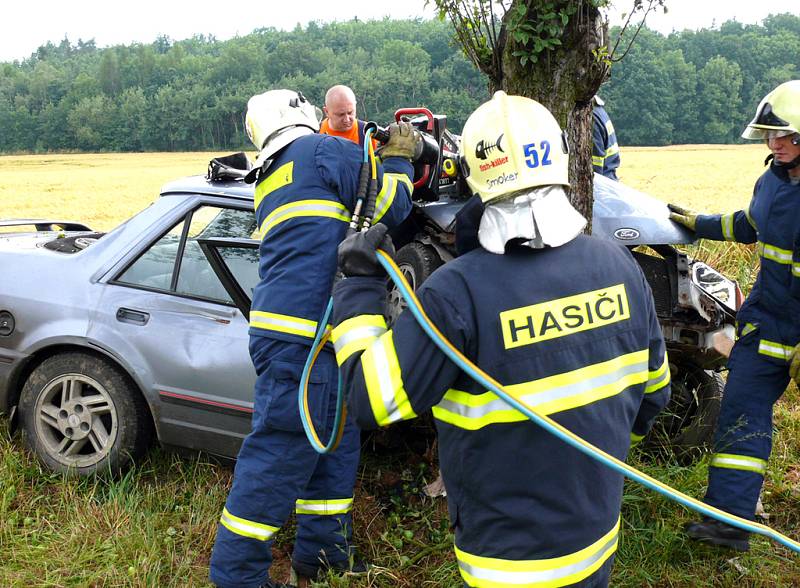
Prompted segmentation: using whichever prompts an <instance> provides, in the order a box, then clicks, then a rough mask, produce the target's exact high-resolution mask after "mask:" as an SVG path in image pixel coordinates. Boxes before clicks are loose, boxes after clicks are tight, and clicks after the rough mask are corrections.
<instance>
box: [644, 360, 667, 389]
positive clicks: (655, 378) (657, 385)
mask: <svg viewBox="0 0 800 588" xmlns="http://www.w3.org/2000/svg"><path fill="white" fill-rule="evenodd" d="M669 382H670V373H669V360H667V353H666V352H664V361H663V362H662V364H661V367H660V368H658V369H657V370H656V371H654V372H648V373H647V387H645V389H644V393H645V394H652V393H653V392H656V391H657V390H661V389H662V388H663V387H664V386H666V385H667V384H669Z"/></svg>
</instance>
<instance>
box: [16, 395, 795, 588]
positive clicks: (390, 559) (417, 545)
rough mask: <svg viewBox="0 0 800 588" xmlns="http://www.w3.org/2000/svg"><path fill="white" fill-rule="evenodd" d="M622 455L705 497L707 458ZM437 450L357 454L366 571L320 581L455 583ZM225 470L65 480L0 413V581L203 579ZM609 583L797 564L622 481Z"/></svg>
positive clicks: (781, 445)
mask: <svg viewBox="0 0 800 588" xmlns="http://www.w3.org/2000/svg"><path fill="white" fill-rule="evenodd" d="M797 401H798V395H797V392H796V390H795V389H794V387H792V388H790V391H789V392H788V393H787V395H786V397H785V398H784V399H783V400H782V401H781V402H780V403H779V405H778V408H777V410H776V421H777V425H778V430H779V432H778V433H777V435H776V438H775V449H774V452H773V457H772V459H771V460H770V466H769V473H768V477H767V484H766V486H765V494H764V505H765V508H766V510H767V512H768V513H769V515H770V524H771V525H773V526H774V527H775V528H777V529H780V530H781V531H783V532H784V533H787V534H789V535H790V536H793V537H798V536H800V504H798V484H797V482H798V479H799V478H800V470H799V469H798V466H797V464H798V463H799V460H798V457H800V445H798V441H797V440H798V433H800V409H798V408H796V406H797ZM632 463H633V464H634V465H635V466H637V467H640V468H641V469H643V470H644V471H645V472H646V473H648V474H650V475H652V476H654V477H656V478H658V479H660V480H662V481H664V482H666V483H667V484H670V485H672V486H674V487H676V488H678V489H680V490H682V491H684V492H686V493H687V494H689V495H691V496H695V497H702V494H703V491H704V487H705V483H706V467H707V463H706V461H705V460H703V461H701V462H699V463H697V464H694V465H692V466H679V465H677V461H676V460H672V459H669V458H664V459H662V460H660V461H658V462H654V461H651V460H650V458H646V457H645V456H644V455H642V454H639V453H636V454H634V456H633V458H632ZM435 468H436V464H435V461H434V460H432V459H430V457H427V458H426V455H421V454H418V453H414V452H410V451H407V450H400V451H395V452H394V454H393V455H392V454H389V453H387V452H386V451H385V450H384V451H381V452H378V453H376V452H373V451H372V450H371V449H369V448H368V449H367V450H366V451H365V455H364V459H363V463H362V470H361V474H360V476H359V482H358V485H357V488H356V507H355V515H354V516H355V531H356V542H357V545H358V548H359V550H360V551H361V552H362V553H363V554H364V555H365V556H366V557H367V558H368V559H369V560H370V561H372V562H373V563H374V564H375V568H374V569H373V570H372V572H371V573H370V574H369V576H367V577H362V578H355V577H346V576H345V577H340V578H335V577H332V576H331V577H329V578H327V579H326V580H325V581H323V582H320V583H318V586H320V587H321V586H330V587H331V588H345V587H348V588H349V587H353V588H356V587H367V586H374V587H382V588H383V587H386V588H388V587H393V586H401V587H407V588H412V587H420V586H429V587H439V586H441V587H453V588H457V587H460V585H461V584H460V580H459V577H458V570H457V567H456V563H455V559H454V557H453V554H452V548H451V546H452V540H453V536H452V533H451V531H450V529H449V525H448V518H447V507H446V504H445V501H444V500H443V499H431V498H427V497H425V496H423V495H422V493H421V489H422V486H423V485H424V483H426V482H428V481H430V480H431V479H432V477H433V476H434V475H435V471H436V469H435ZM230 481H231V469H230V467H229V466H227V465H220V464H217V463H214V462H211V461H208V460H206V459H204V458H202V457H194V458H181V457H179V456H177V455H175V454H172V453H167V452H163V451H161V450H159V449H154V450H153V451H151V453H150V455H149V457H148V458H147V459H146V460H145V461H144V462H143V463H141V464H139V465H138V466H136V467H135V468H134V469H132V470H131V471H130V472H128V474H126V475H125V476H123V477H122V478H120V479H117V480H109V479H104V478H99V477H98V478H90V479H66V478H62V477H61V476H59V475H54V474H50V473H47V472H45V471H43V470H42V469H41V467H40V466H39V465H38V463H37V462H36V461H35V459H33V457H32V456H31V455H30V454H29V453H28V452H27V451H26V450H24V448H23V446H22V443H21V441H20V439H19V438H18V437H16V438H14V439H9V437H8V434H7V424H6V423H5V422H2V423H0V586H3V587H5V586H11V587H17V586H20V587H22V586H25V587H42V588H44V587H54V586H136V587H139V586H141V587H151V586H159V587H161V586H164V587H173V586H175V587H178V586H208V585H209V584H208V582H207V579H206V577H207V573H208V558H209V555H210V552H211V547H212V545H213V539H214V533H215V528H216V521H217V519H218V517H219V512H220V510H221V508H222V505H223V504H224V501H225V497H226V493H227V489H228V487H229V484H230ZM622 517H623V529H622V536H621V537H622V538H621V542H620V548H619V552H618V554H617V562H616V566H615V569H614V575H613V577H612V585H613V586H620V587H630V588H634V587H640V586H670V587H687V588H688V587H694V586H703V587H706V586H707V587H712V586H747V587H750V586H763V587H767V586H770V587H773V586H797V585H800V568H798V566H797V558H796V557H795V556H794V555H792V554H791V552H790V551H789V550H787V549H786V548H784V547H782V546H779V545H777V544H774V543H773V542H771V541H769V540H767V539H764V538H756V539H754V540H753V542H752V543H753V548H752V550H751V552H750V553H748V554H743V555H740V554H733V553H731V552H726V551H722V550H717V549H714V548H711V547H706V546H702V545H697V544H695V543H690V542H688V541H687V540H686V539H685V538H684V537H683V535H682V534H681V532H680V530H681V526H682V525H683V523H685V522H686V521H689V520H692V519H693V518H694V517H695V515H694V514H692V513H690V512H689V511H687V510H686V509H684V508H682V507H680V506H678V505H676V504H673V503H672V502H669V501H668V500H667V499H665V498H663V497H661V496H660V495H657V494H655V493H653V492H651V491H649V490H646V489H643V488H641V487H640V486H638V485H636V484H633V483H631V482H627V483H626V492H625V497H624V501H623V510H622ZM293 530H294V525H293V523H292V522H291V521H290V523H289V524H287V526H286V527H285V528H284V529H282V531H281V532H280V533H279V536H278V539H277V541H276V544H275V547H274V554H275V557H276V563H275V566H274V568H273V570H274V573H275V575H276V577H278V578H282V577H284V576H283V575H284V574H286V573H287V572H288V562H289V557H290V554H291V542H292V535H293Z"/></svg>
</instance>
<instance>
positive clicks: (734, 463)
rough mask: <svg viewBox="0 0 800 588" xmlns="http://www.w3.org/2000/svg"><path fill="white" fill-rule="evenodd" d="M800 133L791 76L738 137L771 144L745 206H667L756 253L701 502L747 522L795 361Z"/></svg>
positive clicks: (740, 538)
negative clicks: (719, 209)
mask: <svg viewBox="0 0 800 588" xmlns="http://www.w3.org/2000/svg"><path fill="white" fill-rule="evenodd" d="M799 131H800V80H794V81H791V82H786V83H784V84H781V85H780V86H778V87H777V88H776V89H775V90H773V91H772V92H770V93H769V94H767V96H766V97H765V98H764V99H763V100H762V101H761V103H760V104H759V106H758V109H757V111H756V116H755V118H753V120H752V121H751V122H750V124H749V125H748V126H747V128H746V129H745V131H744V133H743V134H742V137H744V138H745V139H756V140H765V141H766V142H767V145H768V146H769V148H770V150H771V151H772V155H771V156H770V157H769V158H768V161H769V160H771V164H770V166H769V169H767V171H765V172H764V174H763V175H762V176H761V177H760V178H759V179H758V180H757V181H756V185H755V189H754V191H753V198H752V200H751V201H750V204H749V205H748V207H747V208H746V209H745V210H739V211H737V212H734V213H732V214H726V215H697V214H695V213H693V212H691V211H688V210H685V209H683V208H680V207H678V206H674V205H670V207H671V208H672V210H673V213H672V214H671V215H670V216H671V218H673V220H675V221H677V222H679V223H681V224H683V225H685V226H687V227H688V228H690V229H692V230H695V231H696V232H697V236H698V237H704V238H707V239H714V240H717V241H723V240H724V241H737V242H739V243H756V244H757V245H756V246H757V248H758V252H759V256H760V258H761V271H760V272H759V274H758V276H757V278H756V282H755V284H754V285H753V290H752V291H751V293H750V295H749V296H748V297H747V300H745V302H744V304H743V305H742V308H741V309H740V310H739V313H738V315H737V335H738V339H737V341H736V344H735V345H734V347H733V350H732V352H731V356H730V359H729V360H728V368H729V370H730V371H729V374H728V381H727V383H726V385H725V393H724V395H723V398H722V410H721V413H720V417H719V421H718V424H717V432H716V438H715V453H714V456H713V457H712V459H711V464H710V468H709V484H708V491H707V493H706V496H705V501H706V502H707V503H709V504H711V505H713V506H716V507H717V508H720V509H722V510H725V511H728V512H731V513H733V514H735V515H738V516H740V517H743V518H747V519H753V518H754V516H755V510H756V504H757V502H758V496H759V492H760V489H761V485H762V482H763V480H764V474H765V472H766V469H767V460H768V459H769V454H770V451H771V445H772V406H773V405H774V404H775V402H776V401H777V400H778V398H780V396H781V395H782V394H783V391H784V390H785V389H786V386H787V384H788V383H789V378H790V374H791V375H794V374H796V373H797V371H798V367H799V366H800V357H798V355H797V350H798V348H799V347H800V345H799V343H800V132H799ZM793 360H794V367H793V369H790V368H792V363H793ZM686 530H687V533H688V534H689V536H690V537H692V538H694V539H698V540H701V541H706V542H710V543H714V544H718V545H723V546H726V547H731V548H733V549H736V550H740V551H746V550H747V549H748V548H749V533H747V532H746V531H742V530H740V529H736V528H733V527H731V526H729V525H726V524H725V523H722V522H719V521H716V520H711V519H704V520H703V521H700V522H696V523H691V524H689V525H688V526H687V528H686Z"/></svg>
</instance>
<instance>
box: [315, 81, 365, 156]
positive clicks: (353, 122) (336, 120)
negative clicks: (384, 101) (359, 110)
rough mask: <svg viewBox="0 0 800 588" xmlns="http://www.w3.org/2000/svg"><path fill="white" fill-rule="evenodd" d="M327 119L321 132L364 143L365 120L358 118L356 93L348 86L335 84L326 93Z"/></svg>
mask: <svg viewBox="0 0 800 588" xmlns="http://www.w3.org/2000/svg"><path fill="white" fill-rule="evenodd" d="M322 110H323V111H324V112H325V117H326V118H325V120H323V121H322V124H321V125H320V130H319V132H320V133H324V134H326V135H333V136H334V137H341V138H343V139H347V140H349V141H353V142H354V143H358V144H359V145H364V125H366V123H365V122H364V121H363V120H359V119H358V118H356V95H355V93H354V92H353V90H351V89H350V88H348V87H347V86H342V85H338V86H333V87H331V88H330V89H329V90H328V91H327V92H326V93H325V106H324V107H323V108H322Z"/></svg>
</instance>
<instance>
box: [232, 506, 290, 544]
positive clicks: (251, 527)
mask: <svg viewBox="0 0 800 588" xmlns="http://www.w3.org/2000/svg"><path fill="white" fill-rule="evenodd" d="M219 522H220V523H221V524H222V526H223V527H225V528H226V529H228V530H229V531H230V532H231V533H236V534H237V535H241V536H242V537H250V538H251V539H258V540H259V541H267V540H268V539H269V538H270V537H272V536H273V535H274V534H275V533H276V532H277V531H278V529H280V527H273V526H272V525H265V524H263V523H256V522H255V521H248V520H247V519H242V518H240V517H235V516H233V515H232V514H231V513H229V512H228V509H227V508H224V509H222V517H220V519H219Z"/></svg>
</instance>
